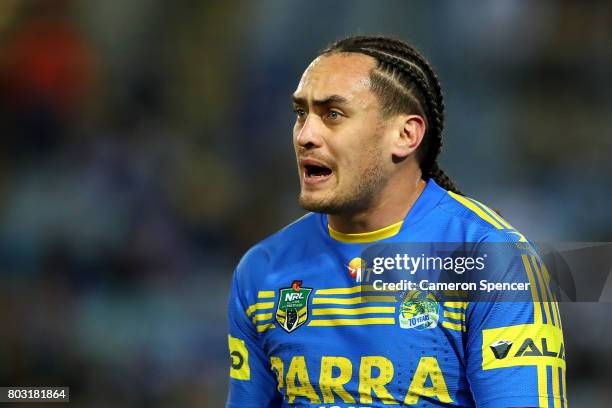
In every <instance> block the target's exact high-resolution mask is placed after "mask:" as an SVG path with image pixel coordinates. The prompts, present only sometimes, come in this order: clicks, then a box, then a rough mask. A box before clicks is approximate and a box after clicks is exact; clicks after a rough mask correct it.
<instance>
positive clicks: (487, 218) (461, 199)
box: [448, 191, 504, 229]
mask: <svg viewBox="0 0 612 408" xmlns="http://www.w3.org/2000/svg"><path fill="white" fill-rule="evenodd" d="M448 194H449V195H450V196H451V197H453V198H454V199H455V200H457V201H459V202H460V203H461V204H463V205H464V206H466V207H467V208H469V209H470V210H472V211H474V212H475V213H476V215H478V216H479V217H480V218H482V219H483V220H485V221H487V222H488V223H489V224H491V225H493V226H494V227H495V228H497V229H504V226H503V225H502V224H500V223H499V222H498V221H497V220H495V219H494V218H493V217H491V216H490V215H489V214H487V213H486V212H485V211H484V210H482V209H481V208H480V207H478V206H477V205H476V204H474V203H473V202H471V201H470V200H468V199H467V198H465V197H463V196H461V195H459V194H456V193H453V192H452V191H449V192H448Z"/></svg>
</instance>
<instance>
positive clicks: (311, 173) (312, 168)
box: [303, 162, 332, 184]
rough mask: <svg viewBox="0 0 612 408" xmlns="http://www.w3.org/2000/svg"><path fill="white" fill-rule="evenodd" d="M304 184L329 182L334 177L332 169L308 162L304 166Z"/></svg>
mask: <svg viewBox="0 0 612 408" xmlns="http://www.w3.org/2000/svg"><path fill="white" fill-rule="evenodd" d="M303 168H304V182H305V183H307V184H316V183H321V182H324V181H326V180H328V179H329V178H330V177H331V175H332V169H330V168H329V167H326V166H324V165H323V164H320V163H313V162H306V163H304V164H303Z"/></svg>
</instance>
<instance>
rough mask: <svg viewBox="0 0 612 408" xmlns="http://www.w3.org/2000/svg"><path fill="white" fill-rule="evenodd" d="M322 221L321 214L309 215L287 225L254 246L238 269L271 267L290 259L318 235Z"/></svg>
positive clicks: (241, 261) (243, 258) (245, 255)
mask: <svg viewBox="0 0 612 408" xmlns="http://www.w3.org/2000/svg"><path fill="white" fill-rule="evenodd" d="M320 221H321V220H320V215H319V214H317V213H308V214H306V215H304V216H302V217H300V218H298V219H297V220H295V221H293V222H292V223H290V224H288V225H286V226H285V227H283V228H281V229H280V230H279V231H277V232H275V233H274V234H272V235H270V236H269V237H267V238H265V239H263V240H262V241H260V242H258V243H257V244H255V245H254V246H252V247H251V248H250V249H249V250H248V251H247V252H246V253H245V254H244V256H243V257H242V259H241V260H240V263H239V264H238V269H239V270H240V269H244V268H247V267H248V268H249V269H256V268H258V267H264V266H270V265H271V264H273V263H275V262H277V261H278V260H279V258H280V259H286V258H287V257H290V256H291V255H292V253H293V252H294V251H295V250H296V249H297V248H299V247H302V246H303V244H304V243H306V242H307V241H308V240H309V239H310V240H312V238H313V235H314V234H317V233H318V230H319V228H320V226H319V223H320Z"/></svg>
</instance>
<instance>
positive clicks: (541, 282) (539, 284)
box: [530, 256, 553, 323]
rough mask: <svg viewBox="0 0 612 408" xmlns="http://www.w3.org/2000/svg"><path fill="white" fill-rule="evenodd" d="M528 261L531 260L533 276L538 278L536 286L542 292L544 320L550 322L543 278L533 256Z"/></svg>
mask: <svg viewBox="0 0 612 408" xmlns="http://www.w3.org/2000/svg"><path fill="white" fill-rule="evenodd" d="M530 258H531V259H530V261H531V262H532V263H531V265H533V271H534V272H535V276H536V278H537V280H538V287H539V288H540V293H541V294H542V303H541V304H542V308H543V309H544V314H545V315H546V322H548V323H551V322H552V321H553V320H552V319H551V316H550V311H549V306H550V303H548V295H547V294H546V285H545V284H544V278H542V276H541V274H540V269H539V268H538V267H537V266H536V265H535V263H534V261H535V258H534V257H533V256H531V257H530Z"/></svg>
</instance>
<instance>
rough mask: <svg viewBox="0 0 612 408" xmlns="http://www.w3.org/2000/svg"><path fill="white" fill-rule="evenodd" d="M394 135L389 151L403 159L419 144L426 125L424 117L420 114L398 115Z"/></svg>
mask: <svg viewBox="0 0 612 408" xmlns="http://www.w3.org/2000/svg"><path fill="white" fill-rule="evenodd" d="M395 124H396V126H395V129H397V130H396V132H395V136H394V140H393V146H392V150H391V153H392V154H393V156H395V157H397V158H400V159H403V158H405V157H407V156H409V155H411V154H412V153H414V151H415V150H416V149H417V148H418V147H419V146H420V145H421V142H422V141H423V137H424V136H425V130H426V129H427V125H426V124H425V119H424V118H423V117H422V116H420V115H399V116H398V117H397V118H396V122H395Z"/></svg>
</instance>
